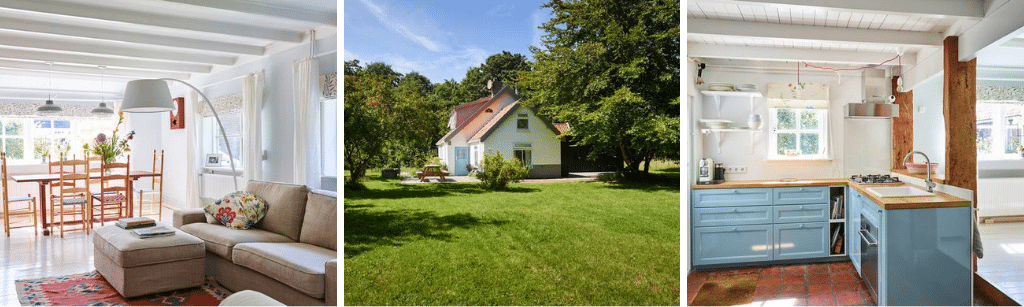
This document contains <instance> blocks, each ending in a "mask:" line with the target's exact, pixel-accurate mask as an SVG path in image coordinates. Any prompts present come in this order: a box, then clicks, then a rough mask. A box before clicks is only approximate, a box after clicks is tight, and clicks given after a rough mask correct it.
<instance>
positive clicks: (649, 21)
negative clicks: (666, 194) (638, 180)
mask: <svg viewBox="0 0 1024 307" xmlns="http://www.w3.org/2000/svg"><path fill="white" fill-rule="evenodd" d="M542 7H546V8H550V9H552V11H553V14H554V17H553V18H552V19H551V20H549V21H548V22H546V23H544V24H543V25H542V26H541V27H540V28H541V29H543V30H545V31H546V32H547V33H546V34H545V35H544V37H543V48H544V49H541V48H536V47H531V51H533V53H534V59H536V62H535V63H534V65H533V70H532V71H529V72H526V73H523V74H521V76H520V78H519V84H520V86H521V87H523V88H524V89H525V91H524V94H525V96H526V98H527V99H525V100H524V101H526V103H527V104H529V105H533V106H537V107H538V108H539V109H540V111H541V113H543V114H546V115H548V116H551V117H553V118H554V119H555V120H558V121H563V122H568V123H570V124H571V126H572V130H570V131H569V135H572V136H576V137H577V139H578V140H579V142H580V144H582V145H587V144H592V145H594V146H595V149H597V150H600V151H604V152H605V153H609V154H614V155H615V156H617V157H618V158H619V159H621V160H622V162H623V163H622V164H621V165H623V168H622V169H620V172H622V173H635V172H639V171H640V165H641V164H644V165H645V166H644V169H645V170H647V169H648V167H649V164H650V160H651V159H652V158H654V157H656V156H658V157H671V158H674V159H678V155H679V151H678V139H679V130H678V128H679V97H680V93H679V81H680V78H679V50H680V49H679V48H680V42H679V22H680V15H679V9H680V6H679V2H678V1H670V0H645V1H627V0H589V1H565V0H550V1H549V2H547V3H545V4H544V5H542ZM673 148H674V149H673ZM594 154H596V152H595V153H592V156H594Z"/></svg>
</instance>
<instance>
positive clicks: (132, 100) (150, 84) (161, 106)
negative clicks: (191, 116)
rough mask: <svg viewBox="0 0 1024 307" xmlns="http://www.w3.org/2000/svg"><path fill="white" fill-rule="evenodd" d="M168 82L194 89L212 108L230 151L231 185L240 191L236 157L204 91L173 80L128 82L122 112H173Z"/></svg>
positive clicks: (212, 109)
mask: <svg viewBox="0 0 1024 307" xmlns="http://www.w3.org/2000/svg"><path fill="white" fill-rule="evenodd" d="M167 81H175V82H179V83H182V84H184V85H187V86H188V87H190V88H192V89H193V90H195V91H196V93H199V96H202V98H203V101H206V105H207V106H209V107H210V111H211V112H213V118H214V119H216V120H217V125H218V126H220V133H221V135H222V136H223V137H224V145H225V147H226V148H227V149H228V162H230V163H231V175H232V176H234V177H233V178H234V180H232V181H231V183H233V184H234V185H235V191H238V172H236V171H235V159H234V158H233V157H234V156H235V155H234V154H233V153H231V144H228V136H227V134H226V133H225V132H224V124H221V122H220V116H218V115H217V110H215V109H214V108H213V104H212V103H210V99H208V98H206V95H205V94H203V91H200V90H199V89H198V88H196V87H195V86H193V85H191V84H188V82H185V81H181V80H178V79H172V78H162V79H142V80H133V81H128V85H126V86H125V89H124V98H123V99H122V100H121V111H124V112H128V113H158V112H167V111H173V110H174V103H173V102H172V100H171V90H170V88H169V87H168V85H167ZM182 111H184V110H179V112H182Z"/></svg>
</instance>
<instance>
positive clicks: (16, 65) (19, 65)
mask: <svg viewBox="0 0 1024 307" xmlns="http://www.w3.org/2000/svg"><path fill="white" fill-rule="evenodd" d="M0 67H4V68H13V69H28V70H37V71H43V72H49V71H53V72H62V73H75V74H86V75H92V76H96V77H93V78H97V79H98V78H99V76H100V75H101V74H102V75H106V76H120V77H134V78H175V79H182V80H184V79H188V78H189V77H190V76H191V75H190V74H187V73H177V72H159V71H147V70H133V69H123V68H107V69H104V70H102V72H101V71H100V69H99V68H96V67H88V66H75V65H61V64H53V65H46V63H42V62H24V61H12V60H3V59H0Z"/></svg>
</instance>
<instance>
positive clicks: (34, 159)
mask: <svg viewBox="0 0 1024 307" xmlns="http://www.w3.org/2000/svg"><path fill="white" fill-rule="evenodd" d="M116 125H117V117H109V118H72V119H59V120H55V119H45V118H44V119H39V118H36V119H30V118H18V117H0V150H3V151H4V152H7V162H8V163H11V164H37V163H39V161H40V159H42V158H43V157H45V156H47V155H50V156H51V157H53V159H60V155H59V154H60V152H61V151H65V152H67V153H68V154H69V155H75V156H78V157H81V156H82V154H83V152H82V145H84V144H86V143H88V144H89V145H92V144H93V143H94V142H95V141H93V140H94V139H95V138H96V135H97V134H100V133H103V134H105V135H106V136H107V137H108V138H109V137H111V135H110V133H111V132H112V131H113V130H114V126H116ZM121 128H122V130H121V133H120V135H119V137H123V136H124V135H125V134H126V133H127V132H126V131H125V130H124V127H123V126H122V127H121ZM26 146H31V147H28V148H26Z"/></svg>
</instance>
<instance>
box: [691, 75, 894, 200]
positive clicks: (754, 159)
mask: <svg viewBox="0 0 1024 307" xmlns="http://www.w3.org/2000/svg"><path fill="white" fill-rule="evenodd" d="M703 77H704V81H705V82H729V83H733V84H744V83H751V84H755V85H757V87H758V89H759V90H761V92H762V93H765V91H766V89H767V85H768V83H769V82H795V81H796V78H797V76H796V73H795V72H769V71H762V70H737V69H730V70H725V69H715V68H713V67H709V68H708V69H706V70H705V71H704V74H703ZM841 80H842V82H841V83H840V82H839V81H840V80H839V79H838V78H837V77H836V76H835V75H834V74H821V73H817V74H813V73H807V72H804V73H803V74H802V75H801V77H800V81H801V82H821V83H828V84H829V92H830V94H829V95H830V97H829V98H830V103H831V106H830V109H829V129H830V130H831V136H830V139H831V148H832V150H831V152H832V160H831V161H825V162H794V161H771V162H769V161H766V156H767V151H768V132H767V131H768V107H767V105H766V104H765V99H764V98H759V99H757V100H756V103H755V105H754V112H756V113H758V114H760V115H761V117H762V119H763V120H764V122H765V127H764V128H762V132H758V133H754V134H753V139H751V134H750V133H748V132H732V133H722V135H723V142H722V150H721V153H718V152H717V151H716V148H717V147H718V140H717V139H716V138H715V136H714V135H711V134H709V135H706V136H702V134H701V133H696V137H697V139H696V140H695V143H698V144H701V145H702V146H703V150H701V151H698V150H700V149H698V148H695V149H694V150H695V151H694V152H695V153H698V154H697V155H698V157H695V158H697V159H699V158H702V157H708V158H711V159H714V160H715V162H716V163H724V165H726V166H746V167H747V173H745V174H726V176H725V179H726V180H761V179H781V178H842V177H849V176H850V175H853V174H866V173H888V172H889V168H890V165H889V164H890V157H891V150H892V148H891V143H892V134H891V129H892V124H891V122H890V121H889V120H884V119H883V120H878V119H871V120H857V119H844V108H845V106H846V104H847V103H852V102H860V101H861V99H863V92H862V91H863V89H862V86H861V84H862V80H861V75H860V74H853V73H848V74H844V75H843V77H842V79H841ZM695 101H696V103H697V104H698V105H697V106H696V107H695V109H696V110H695V114H697V115H695V118H697V119H700V118H715V117H714V116H715V114H716V113H717V111H716V110H714V106H713V105H714V104H713V103H710V99H707V98H706V97H701V100H699V101H698V100H695ZM750 112H751V110H750V103H749V100H747V99H745V98H743V99H739V98H727V99H725V100H723V106H722V115H721V118H722V119H727V120H732V121H733V122H734V123H735V124H737V125H739V126H746V122H747V118H748V117H749V115H750ZM699 114H705V116H703V117H702V116H701V115H699ZM691 124H692V122H691ZM752 140H753V144H752V143H751V141H752ZM695 145H696V144H695ZM752 146H753V148H752ZM695 147H696V146H695ZM752 149H753V150H752ZM691 173H692V171H691ZM688 175H692V174H688Z"/></svg>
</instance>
